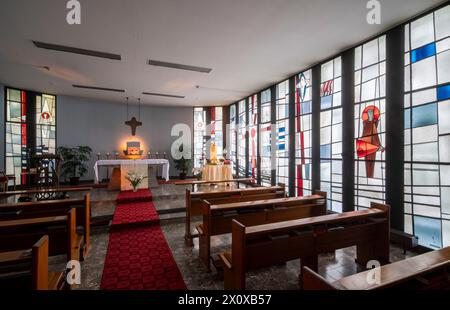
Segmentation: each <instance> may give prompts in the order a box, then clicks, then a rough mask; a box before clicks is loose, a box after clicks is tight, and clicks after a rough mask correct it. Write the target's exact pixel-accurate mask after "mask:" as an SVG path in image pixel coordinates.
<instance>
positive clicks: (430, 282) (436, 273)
mask: <svg viewBox="0 0 450 310" xmlns="http://www.w3.org/2000/svg"><path fill="white" fill-rule="evenodd" d="M449 266H450V247H448V248H444V249H441V250H436V251H433V252H429V253H425V254H422V255H418V256H415V257H412V258H408V259H405V260H402V261H399V262H395V263H392V264H388V265H384V266H381V267H380V268H379V270H378V271H379V275H380V277H379V282H378V283H376V281H372V279H373V274H374V272H376V270H367V271H364V272H361V273H358V274H355V275H351V276H349V277H345V278H342V279H340V280H338V281H335V282H328V281H327V280H326V279H324V278H323V277H322V276H320V275H319V274H317V273H316V272H314V271H313V270H311V269H310V268H308V267H303V288H304V289H305V290H380V289H387V288H408V286H409V288H414V289H419V288H421V287H422V288H433V287H435V286H436V284H438V285H442V283H443V282H446V283H445V284H444V285H446V287H447V288H448V287H449V286H450V281H449V272H450V269H449ZM367 279H369V280H371V281H368V280H367Z"/></svg>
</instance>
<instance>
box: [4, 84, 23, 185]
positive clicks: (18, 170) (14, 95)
mask: <svg viewBox="0 0 450 310" xmlns="http://www.w3.org/2000/svg"><path fill="white" fill-rule="evenodd" d="M26 113H27V101H26V92H25V91H23V90H17V89H11V88H8V89H7V90H6V139H5V140H6V145H5V146H6V174H11V175H15V177H16V184H18V185H21V184H25V181H26V179H25V174H22V172H26V168H27V156H26V147H27V116H26Z"/></svg>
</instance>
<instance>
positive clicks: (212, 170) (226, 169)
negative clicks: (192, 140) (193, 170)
mask: <svg viewBox="0 0 450 310" xmlns="http://www.w3.org/2000/svg"><path fill="white" fill-rule="evenodd" d="M232 179H233V169H232V166H231V165H205V166H204V167H203V172H202V180H203V181H207V182H213V181H224V180H232Z"/></svg>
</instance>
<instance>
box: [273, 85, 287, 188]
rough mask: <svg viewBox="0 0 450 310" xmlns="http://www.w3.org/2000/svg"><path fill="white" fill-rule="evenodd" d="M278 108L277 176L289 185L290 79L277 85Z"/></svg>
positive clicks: (281, 182)
mask: <svg viewBox="0 0 450 310" xmlns="http://www.w3.org/2000/svg"><path fill="white" fill-rule="evenodd" d="M276 90H277V93H276V100H277V101H276V109H277V111H276V112H277V113H276V115H277V118H276V121H277V123H276V125H277V140H276V141H277V143H276V145H277V149H276V157H277V158H276V165H277V166H276V177H277V184H284V185H285V186H286V189H287V187H288V185H289V80H286V81H284V82H282V83H280V84H278V85H277V87H276Z"/></svg>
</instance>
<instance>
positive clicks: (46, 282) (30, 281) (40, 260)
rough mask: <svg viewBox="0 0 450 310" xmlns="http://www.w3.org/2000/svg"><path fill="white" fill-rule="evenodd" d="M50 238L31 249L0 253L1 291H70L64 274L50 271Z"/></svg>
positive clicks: (46, 237) (42, 238)
mask: <svg viewBox="0 0 450 310" xmlns="http://www.w3.org/2000/svg"><path fill="white" fill-rule="evenodd" d="M48 252H49V237H48V236H47V235H46V236H43V237H41V238H40V239H39V241H38V242H36V243H35V244H34V245H33V246H32V247H31V249H26V250H19V251H10V252H2V253H0V289H33V290H63V289H68V285H67V284H66V282H65V273H64V272H49V271H48Z"/></svg>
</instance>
